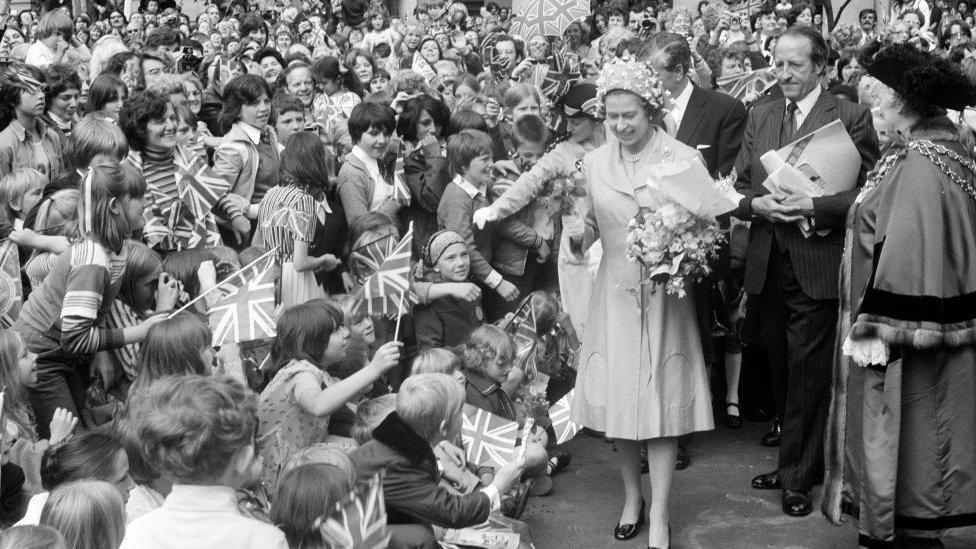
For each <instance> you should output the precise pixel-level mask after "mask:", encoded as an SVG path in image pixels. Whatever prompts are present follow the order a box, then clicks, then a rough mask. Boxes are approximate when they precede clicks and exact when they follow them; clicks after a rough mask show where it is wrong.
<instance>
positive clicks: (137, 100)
mask: <svg viewBox="0 0 976 549" xmlns="http://www.w3.org/2000/svg"><path fill="white" fill-rule="evenodd" d="M169 105H170V103H169V97H167V96H165V95H163V94H162V93H160V92H158V91H153V90H146V91H142V92H139V93H137V94H135V95H133V96H132V97H130V98H129V100H128V101H126V102H125V103H124V104H123V105H122V109H121V110H120V111H119V127H120V128H122V132H123V133H124V134H125V138H126V139H128V140H129V147H130V148H131V149H133V150H135V151H139V152H142V151H145V150H146V144H147V143H146V139H147V134H146V126H147V125H148V124H149V122H150V121H152V120H160V119H162V118H164V117H165V116H166V110H167V108H168V107H169Z"/></svg>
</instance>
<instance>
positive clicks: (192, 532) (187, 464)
mask: <svg viewBox="0 0 976 549" xmlns="http://www.w3.org/2000/svg"><path fill="white" fill-rule="evenodd" d="M139 397H140V398H138V399H134V400H131V401H130V402H129V408H130V414H131V417H132V424H131V425H129V426H128V428H130V429H132V434H133V436H134V437H135V439H136V440H139V441H141V444H140V448H139V449H140V452H141V454H142V457H143V459H145V461H146V462H147V463H148V464H149V465H150V466H151V467H153V468H154V469H155V470H157V471H159V473H160V474H162V475H165V476H167V477H169V478H171V479H172V480H173V489H172V491H171V492H170V494H169V496H167V497H166V501H165V502H163V506H162V507H160V508H159V509H156V510H154V511H150V512H149V513H146V514H145V515H143V516H141V517H139V518H137V519H135V520H134V521H132V522H131V523H129V526H128V528H127V529H126V532H125V539H124V540H123V541H122V545H121V548H125V549H135V548H139V549H152V548H170V547H172V548H174V549H175V548H180V549H192V548H196V547H200V548H210V547H235V548H241V549H248V548H254V549H271V548H278V549H285V548H287V547H288V542H287V541H286V540H285V535H284V534H283V533H282V532H281V531H280V530H278V529H277V528H275V527H273V526H271V525H269V524H264V523H262V522H260V521H257V520H254V519H252V518H247V517H245V516H244V515H243V514H242V513H241V511H240V510H239V509H238V506H237V497H236V490H237V489H238V488H241V487H242V486H245V485H247V484H249V483H250V482H252V480H253V479H254V478H256V477H257V476H258V475H259V474H260V472H261V458H260V457H259V456H258V453H257V450H256V446H255V441H254V433H255V432H256V429H257V422H258V418H257V410H256V403H255V399H254V395H253V393H251V392H250V391H248V390H247V389H246V388H245V387H244V386H243V385H241V384H239V383H237V382H235V381H232V380H229V379H216V378H211V377H204V376H183V377H175V378H167V379H161V380H159V381H157V382H155V383H153V384H152V385H150V386H149V387H148V388H146V390H145V391H142V392H141V393H140V395H139Z"/></svg>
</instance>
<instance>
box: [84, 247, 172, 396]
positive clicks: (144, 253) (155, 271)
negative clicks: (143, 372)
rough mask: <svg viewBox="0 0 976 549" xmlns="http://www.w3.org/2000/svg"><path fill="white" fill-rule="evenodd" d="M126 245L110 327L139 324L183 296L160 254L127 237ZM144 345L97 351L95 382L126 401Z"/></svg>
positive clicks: (126, 326)
mask: <svg viewBox="0 0 976 549" xmlns="http://www.w3.org/2000/svg"><path fill="white" fill-rule="evenodd" d="M125 248H126V256H127V259H126V266H125V274H124V275H123V276H122V288H121V289H120V290H119V296H118V299H116V300H115V302H113V303H112V308H111V310H110V311H109V315H108V321H107V323H106V325H107V326H108V327H109V328H118V329H125V328H128V327H130V326H136V325H138V324H139V323H140V322H142V321H143V320H144V319H146V318H148V317H150V316H152V315H153V314H154V312H163V311H170V310H172V309H173V308H174V307H175V306H176V301H177V299H178V298H179V284H178V282H177V281H176V279H175V278H173V277H171V276H169V275H168V274H165V273H163V262H162V260H160V258H159V254H157V253H156V252H154V251H153V250H151V249H150V248H149V247H148V246H147V245H145V244H143V243H142V242H138V241H135V240H127V241H126V242H125ZM140 347H141V344H140V343H130V344H128V345H125V346H123V347H117V348H115V349H111V350H110V351H107V352H106V351H103V352H100V353H98V354H97V355H95V358H94V359H93V361H94V363H95V364H96V366H97V369H98V372H99V374H100V376H99V378H98V379H96V380H95V382H94V383H93V385H94V386H98V387H99V388H100V389H101V391H104V392H107V393H109V394H113V395H114V396H115V398H116V399H117V400H118V401H119V402H122V401H125V395H126V393H127V392H128V389H129V385H131V384H132V382H133V381H135V379H136V374H137V372H138V369H137V365H136V358H137V357H138V356H139V349H140ZM106 361H107V362H106ZM89 397H91V395H89Z"/></svg>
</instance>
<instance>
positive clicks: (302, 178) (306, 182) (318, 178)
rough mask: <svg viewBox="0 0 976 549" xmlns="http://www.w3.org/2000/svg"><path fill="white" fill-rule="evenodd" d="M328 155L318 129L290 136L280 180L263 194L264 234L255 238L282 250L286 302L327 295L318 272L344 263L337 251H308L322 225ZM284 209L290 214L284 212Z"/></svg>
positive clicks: (261, 223) (261, 225)
mask: <svg viewBox="0 0 976 549" xmlns="http://www.w3.org/2000/svg"><path fill="white" fill-rule="evenodd" d="M316 153H318V155H317V156H316ZM316 159H319V160H320V161H318V162H316V161H315V160H316ZM324 160H325V158H324V151H323V149H322V142H321V141H319V139H318V137H316V136H315V135H314V134H311V133H308V132H301V133H297V134H295V135H293V136H292V137H291V138H289V140H288V142H287V146H286V148H285V151H284V152H283V153H282V155H281V181H280V183H279V184H278V185H277V186H275V187H272V188H271V189H269V190H268V192H267V194H265V195H264V198H263V199H262V200H261V206H260V208H259V210H258V228H257V232H258V234H260V235H261V238H260V239H258V238H256V239H255V240H257V241H260V242H261V243H263V245H264V246H265V247H267V248H268V249H269V250H270V249H275V250H277V251H276V252H275V258H276V259H277V261H278V264H279V265H280V266H281V274H282V280H281V305H282V306H283V307H284V308H288V307H291V306H292V305H297V304H299V303H305V302H307V301H309V300H310V299H315V298H317V297H325V291H324V290H323V289H322V287H321V286H319V284H318V280H316V278H315V272H316V271H331V270H334V269H336V268H337V267H338V266H339V264H340V263H341V261H340V260H339V259H338V258H336V256H334V255H332V254H322V255H321V256H318V257H315V256H313V255H311V254H310V253H309V247H310V246H311V244H312V240H313V239H314V237H315V229H316V225H318V210H317V207H316V198H315V197H319V196H322V195H324V194H325V188H326V186H327V185H328V183H329V175H328V166H327V165H326V164H325V162H324ZM283 210H284V211H286V212H287V215H286V216H282V215H281V214H282V211H283Z"/></svg>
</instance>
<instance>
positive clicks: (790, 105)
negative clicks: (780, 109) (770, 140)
mask: <svg viewBox="0 0 976 549" xmlns="http://www.w3.org/2000/svg"><path fill="white" fill-rule="evenodd" d="M796 108H797V107H796V103H794V102H793V101H787V102H786V116H784V117H783V128H782V129H781V130H780V134H779V143H780V145H785V144H787V143H789V142H790V141H791V140H792V139H793V134H794V133H796Z"/></svg>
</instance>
